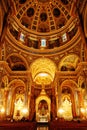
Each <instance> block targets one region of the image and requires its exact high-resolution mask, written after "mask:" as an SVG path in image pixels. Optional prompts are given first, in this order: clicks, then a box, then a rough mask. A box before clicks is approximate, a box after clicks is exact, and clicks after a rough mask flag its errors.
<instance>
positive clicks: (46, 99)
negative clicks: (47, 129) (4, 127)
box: [36, 95, 51, 122]
mask: <svg viewBox="0 0 87 130" xmlns="http://www.w3.org/2000/svg"><path fill="white" fill-rule="evenodd" d="M43 100H44V101H46V102H47V105H48V113H47V115H46V116H48V117H46V118H48V119H47V120H46V121H49V120H50V111H51V100H50V98H49V97H48V96H47V95H40V96H39V97H37V99H36V120H37V121H40V119H38V116H40V115H39V112H38V106H39V103H40V101H43ZM41 116H42V117H43V116H44V115H41ZM44 122H45V121H44Z"/></svg>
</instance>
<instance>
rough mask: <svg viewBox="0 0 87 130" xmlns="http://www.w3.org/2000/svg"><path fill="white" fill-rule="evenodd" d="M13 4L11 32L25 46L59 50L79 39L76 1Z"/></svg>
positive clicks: (41, 0)
mask: <svg viewBox="0 0 87 130" xmlns="http://www.w3.org/2000/svg"><path fill="white" fill-rule="evenodd" d="M10 1H11V3H10V2H9V4H10V6H11V7H12V8H11V13H10V15H9V17H8V23H9V24H10V26H9V27H10V32H11V34H12V35H13V36H14V37H15V39H16V40H18V41H19V42H20V43H23V44H22V45H26V46H27V47H30V48H34V49H54V48H57V49H58V48H59V47H60V46H62V45H65V43H68V41H69V40H71V39H72V38H73V37H74V36H75V34H76V32H77V26H76V24H77V14H76V12H75V8H74V5H75V2H74V1H72V0H15V1H13V0H10ZM69 46H70V45H69ZM63 49H64V48H63ZM57 51H58V50H57ZM59 51H60V50H59ZM35 53H37V52H35ZM41 53H42V52H41ZM45 53H46V52H45ZM53 53H54V52H53Z"/></svg>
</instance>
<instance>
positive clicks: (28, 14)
mask: <svg viewBox="0 0 87 130" xmlns="http://www.w3.org/2000/svg"><path fill="white" fill-rule="evenodd" d="M33 15H34V9H33V8H29V9H28V10H27V16H28V17H31V16H33Z"/></svg>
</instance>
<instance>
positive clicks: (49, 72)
mask: <svg viewBox="0 0 87 130" xmlns="http://www.w3.org/2000/svg"><path fill="white" fill-rule="evenodd" d="M30 68H31V69H30V70H31V74H32V78H33V81H34V82H35V83H36V84H44V85H48V84H50V83H52V81H53V80H54V77H55V73H56V70H57V67H56V65H55V63H54V62H53V61H51V60H50V59H48V58H39V59H37V60H35V61H34V62H33V63H32V64H31V66H30Z"/></svg>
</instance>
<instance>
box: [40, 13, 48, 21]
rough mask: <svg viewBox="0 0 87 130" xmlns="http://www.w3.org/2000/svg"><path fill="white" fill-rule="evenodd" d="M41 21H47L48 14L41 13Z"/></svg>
mask: <svg viewBox="0 0 87 130" xmlns="http://www.w3.org/2000/svg"><path fill="white" fill-rule="evenodd" d="M40 19H41V21H43V22H45V21H46V20H47V14H46V13H41V14H40Z"/></svg>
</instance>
